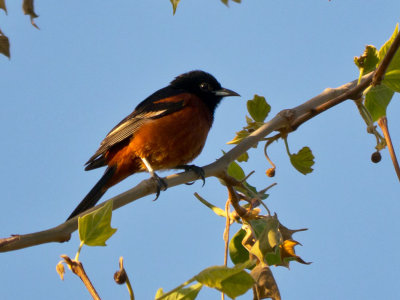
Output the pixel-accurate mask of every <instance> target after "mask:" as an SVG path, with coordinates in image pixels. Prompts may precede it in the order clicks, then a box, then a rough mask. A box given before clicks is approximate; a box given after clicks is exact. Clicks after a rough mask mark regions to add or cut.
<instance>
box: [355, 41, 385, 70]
mask: <svg viewBox="0 0 400 300" xmlns="http://www.w3.org/2000/svg"><path fill="white" fill-rule="evenodd" d="M378 62H379V56H378V50H377V49H376V48H375V47H374V46H371V45H368V46H366V47H365V51H364V53H363V55H361V56H360V57H354V63H355V64H356V66H357V67H358V68H359V69H360V74H361V76H363V75H364V74H367V73H369V72H371V71H373V70H375V69H376V67H377V65H378Z"/></svg>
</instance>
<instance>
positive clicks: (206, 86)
mask: <svg viewBox="0 0 400 300" xmlns="http://www.w3.org/2000/svg"><path fill="white" fill-rule="evenodd" d="M200 89H202V90H203V91H206V92H210V91H212V87H211V85H210V84H208V83H207V82H203V83H201V84H200Z"/></svg>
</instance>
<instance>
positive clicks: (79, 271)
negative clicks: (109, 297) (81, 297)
mask: <svg viewBox="0 0 400 300" xmlns="http://www.w3.org/2000/svg"><path fill="white" fill-rule="evenodd" d="M61 257H62V258H63V259H64V262H65V263H66V264H67V265H68V267H69V268H70V269H71V271H72V272H73V273H74V274H75V275H77V276H78V277H79V278H80V279H81V280H82V282H83V284H84V285H85V286H86V288H87V290H88V291H89V293H90V295H91V296H92V297H93V299H94V300H100V296H99V294H98V293H97V291H96V289H95V288H94V286H93V284H92V282H91V281H90V279H89V277H88V276H87V274H86V272H85V269H84V268H83V265H82V263H81V262H80V261H77V260H72V259H70V258H69V257H68V256H67V255H61Z"/></svg>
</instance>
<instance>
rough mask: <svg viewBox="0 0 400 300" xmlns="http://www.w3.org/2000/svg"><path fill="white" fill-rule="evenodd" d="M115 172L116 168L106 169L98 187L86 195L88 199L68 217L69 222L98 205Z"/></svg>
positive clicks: (84, 199) (97, 184)
mask: <svg viewBox="0 0 400 300" xmlns="http://www.w3.org/2000/svg"><path fill="white" fill-rule="evenodd" d="M115 170H116V167H108V168H107V169H106V171H105V172H104V174H103V176H102V177H101V178H100V180H99V181H98V182H97V183H96V185H95V186H94V187H93V188H92V189H91V190H90V192H89V193H88V194H87V195H86V197H85V198H83V200H82V201H81V203H79V205H78V206H77V207H76V208H75V209H74V211H73V212H72V213H71V215H70V216H69V217H68V219H67V221H68V220H69V219H72V218H73V217H75V216H76V215H79V214H80V213H82V212H84V211H85V210H87V209H89V208H91V207H93V206H95V205H96V203H97V202H98V201H99V200H100V198H101V197H102V196H103V195H104V193H105V192H106V191H107V189H108V187H107V183H108V182H109V181H110V179H111V178H112V177H113V175H114V173H115Z"/></svg>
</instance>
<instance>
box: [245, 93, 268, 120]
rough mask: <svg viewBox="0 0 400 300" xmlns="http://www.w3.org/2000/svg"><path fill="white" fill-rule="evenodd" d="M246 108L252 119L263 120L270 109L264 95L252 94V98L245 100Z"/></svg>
mask: <svg viewBox="0 0 400 300" xmlns="http://www.w3.org/2000/svg"><path fill="white" fill-rule="evenodd" d="M247 110H248V112H249V114H250V116H251V117H252V118H253V119H254V121H256V122H264V120H265V118H266V117H267V116H268V114H269V112H270V111H271V106H270V105H269V104H268V103H267V101H266V100H265V98H264V97H262V96H258V95H254V98H253V99H252V100H249V101H247Z"/></svg>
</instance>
